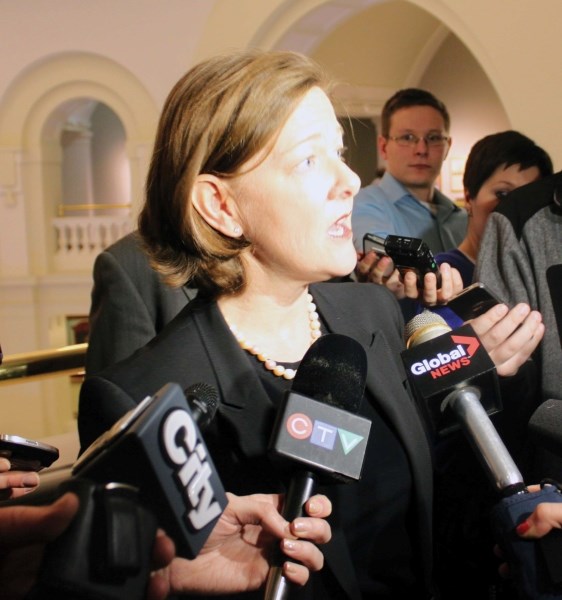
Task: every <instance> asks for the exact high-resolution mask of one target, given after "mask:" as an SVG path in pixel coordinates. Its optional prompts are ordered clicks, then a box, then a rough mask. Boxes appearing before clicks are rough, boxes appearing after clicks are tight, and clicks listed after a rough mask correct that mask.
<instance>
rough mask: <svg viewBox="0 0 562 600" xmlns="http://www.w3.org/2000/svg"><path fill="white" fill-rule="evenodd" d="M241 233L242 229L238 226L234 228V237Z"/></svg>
mask: <svg viewBox="0 0 562 600" xmlns="http://www.w3.org/2000/svg"><path fill="white" fill-rule="evenodd" d="M241 233H242V229H240V227H239V226H238V225H236V226H235V227H234V235H240V234H241Z"/></svg>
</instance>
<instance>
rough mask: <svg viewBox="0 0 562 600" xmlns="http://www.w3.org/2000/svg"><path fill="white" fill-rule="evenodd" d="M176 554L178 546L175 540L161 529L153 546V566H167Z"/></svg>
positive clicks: (157, 567) (155, 567)
mask: <svg viewBox="0 0 562 600" xmlns="http://www.w3.org/2000/svg"><path fill="white" fill-rule="evenodd" d="M175 555H176V546H175V544H174V542H173V540H172V539H171V538H170V537H168V536H167V535H166V534H165V533H164V531H162V530H161V529H159V530H158V531H157V532H156V537H155V538H154V545H153V547H152V568H153V569H161V568H163V567H167V566H168V565H169V564H170V563H171V562H172V559H173V558H174V556H175Z"/></svg>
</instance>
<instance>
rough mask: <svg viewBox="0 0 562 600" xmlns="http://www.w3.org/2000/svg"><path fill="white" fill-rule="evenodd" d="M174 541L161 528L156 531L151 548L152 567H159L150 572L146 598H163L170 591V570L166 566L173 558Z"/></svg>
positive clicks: (160, 599) (158, 599) (147, 599)
mask: <svg viewBox="0 0 562 600" xmlns="http://www.w3.org/2000/svg"><path fill="white" fill-rule="evenodd" d="M175 553H176V548H175V545H174V542H173V541H172V540H171V539H170V538H169V537H168V536H167V535H166V534H165V533H164V532H163V531H162V530H161V529H159V530H158V531H157V532H156V538H155V539H154V546H153V548H152V567H153V568H154V569H159V570H157V571H154V572H152V573H151V574H150V579H149V582H148V586H147V590H146V600H164V599H165V598H167V597H168V595H169V593H170V572H169V570H168V569H166V568H163V567H167V566H168V565H169V564H170V563H171V562H172V559H173V558H174V556H175Z"/></svg>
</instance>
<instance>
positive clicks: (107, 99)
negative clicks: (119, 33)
mask: <svg viewBox="0 0 562 600" xmlns="http://www.w3.org/2000/svg"><path fill="white" fill-rule="evenodd" d="M80 98H92V99H94V100H97V101H99V102H103V103H104V104H106V105H107V106H108V107H109V108H110V109H111V110H112V111H113V112H114V113H115V114H116V115H117V116H118V117H119V119H120V120H121V123H122V124H123V127H124V129H125V132H126V136H127V154H128V157H129V162H130V165H131V194H132V208H133V212H136V210H137V209H138V205H139V203H140V201H141V199H142V194H143V188H144V179H145V176H146V171H147V167H148V161H149V157H150V151H151V147H152V143H153V139H154V133H155V130H156V124H157V119H158V114H159V108H158V106H157V105H156V103H155V102H154V100H153V98H152V97H151V96H150V95H149V93H148V92H147V90H146V89H145V87H144V86H143V85H142V84H141V83H140V82H139V80H138V79H137V78H136V77H134V75H133V74H132V73H130V72H129V71H128V70H127V69H125V68H124V67H122V66H121V65H119V64H118V63H116V62H115V61H113V60H111V59H108V58H106V57H103V56H99V55H95V54H88V53H79V52H72V53H62V54H56V55H52V56H49V57H47V58H45V59H43V60H41V61H40V62H37V63H35V64H33V65H31V66H30V67H28V68H27V69H26V70H25V71H23V72H22V73H21V74H20V76H19V77H18V78H17V79H15V80H14V82H13V83H12V85H11V86H10V88H9V89H8V90H7V91H6V94H5V95H4V97H3V98H2V101H1V102H0V197H4V198H5V199H6V198H7V199H8V200H6V201H9V202H11V203H12V205H13V208H14V210H13V211H12V214H14V216H17V217H18V218H17V221H18V223H19V224H20V227H22V228H23V227H25V228H26V230H22V231H21V232H20V234H21V236H22V239H27V240H28V256H27V257H25V258H24V257H22V258H21V261H22V262H21V264H19V265H14V272H15V273H18V272H19V273H25V272H27V273H30V274H31V273H32V274H44V273H47V272H49V268H50V266H49V258H48V257H49V253H48V252H47V251H46V250H47V248H49V247H50V246H52V239H50V238H49V235H50V233H49V229H48V228H46V227H45V223H47V222H48V220H49V218H50V217H51V216H52V205H53V198H50V197H46V194H48V195H49V194H52V193H53V190H55V189H56V185H57V183H56V179H57V176H58V173H56V167H54V166H53V165H54V163H55V162H56V157H57V152H58V148H57V147H56V146H57V144H55V141H57V142H58V140H55V136H56V133H57V132H56V128H53V127H52V122H53V119H52V117H53V114H54V113H56V111H57V110H60V109H61V108H60V107H62V106H64V105H66V104H67V103H68V102H69V101H72V100H76V99H80ZM45 178H47V180H48V184H47V185H45V181H44V179H45ZM47 190H50V191H47ZM31 199H33V206H31V205H30V204H31ZM14 221H15V219H14Z"/></svg>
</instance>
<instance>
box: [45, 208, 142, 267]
mask: <svg viewBox="0 0 562 600" xmlns="http://www.w3.org/2000/svg"><path fill="white" fill-rule="evenodd" d="M53 227H54V229H55V246H56V247H55V256H54V259H55V268H56V270H57V271H76V270H89V269H90V268H91V264H92V261H93V259H94V258H95V257H96V256H97V255H98V254H99V253H100V252H102V251H103V250H104V249H105V248H107V246H109V245H110V244H112V243H113V242H116V241H117V240H118V239H119V238H121V237H123V236H124V235H126V234H127V233H129V232H130V231H132V230H133V222H132V219H131V217H130V216H129V215H125V216H121V215H104V216H94V215H91V216H68V217H56V218H54V219H53Z"/></svg>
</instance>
